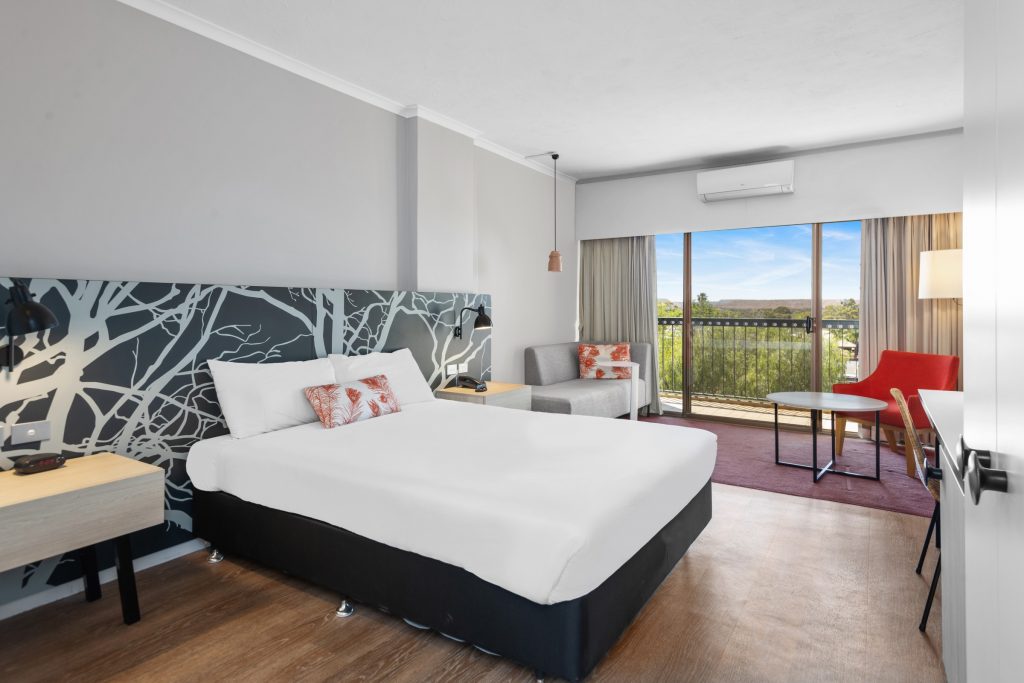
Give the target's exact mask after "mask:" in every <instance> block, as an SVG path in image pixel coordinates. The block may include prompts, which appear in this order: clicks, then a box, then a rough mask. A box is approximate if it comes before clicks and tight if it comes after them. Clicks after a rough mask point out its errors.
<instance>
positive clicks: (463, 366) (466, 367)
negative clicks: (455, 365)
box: [459, 363, 469, 372]
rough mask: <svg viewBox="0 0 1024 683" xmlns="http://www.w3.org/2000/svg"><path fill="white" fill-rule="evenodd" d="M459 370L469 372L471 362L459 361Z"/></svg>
mask: <svg viewBox="0 0 1024 683" xmlns="http://www.w3.org/2000/svg"><path fill="white" fill-rule="evenodd" d="M459 372H469V363H459Z"/></svg>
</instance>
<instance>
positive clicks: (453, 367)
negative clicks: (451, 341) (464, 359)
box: [448, 363, 459, 375]
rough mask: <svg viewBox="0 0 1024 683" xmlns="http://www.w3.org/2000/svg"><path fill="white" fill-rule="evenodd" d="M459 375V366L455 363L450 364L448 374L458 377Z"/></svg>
mask: <svg viewBox="0 0 1024 683" xmlns="http://www.w3.org/2000/svg"><path fill="white" fill-rule="evenodd" d="M458 373H459V366H458V365H457V364H455V363H449V364H448V374H449V375H457V374H458Z"/></svg>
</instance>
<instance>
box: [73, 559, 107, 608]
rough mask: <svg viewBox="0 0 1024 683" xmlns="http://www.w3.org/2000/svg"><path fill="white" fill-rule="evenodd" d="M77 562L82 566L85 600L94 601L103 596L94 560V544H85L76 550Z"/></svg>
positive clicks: (97, 566) (96, 564) (97, 563)
mask: <svg viewBox="0 0 1024 683" xmlns="http://www.w3.org/2000/svg"><path fill="white" fill-rule="evenodd" d="M78 563H79V564H80V565H81V567H82V581H84V582H85V601H86V602H96V601H97V600H99V599H100V598H101V597H103V591H101V590H100V566H99V562H97V561H96V546H94V545H87V546H85V547H84V548H80V549H79V551H78Z"/></svg>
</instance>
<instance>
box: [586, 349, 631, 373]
mask: <svg viewBox="0 0 1024 683" xmlns="http://www.w3.org/2000/svg"><path fill="white" fill-rule="evenodd" d="M577 355H578V356H579V359H580V379H629V378H630V377H632V376H633V368H632V367H630V366H626V367H611V366H608V365H602V364H603V363H608V362H610V361H619V362H628V361H629V360H630V358H629V344H626V343H625V342H623V343H621V344H588V343H587V342H580V343H579V346H578V349H577Z"/></svg>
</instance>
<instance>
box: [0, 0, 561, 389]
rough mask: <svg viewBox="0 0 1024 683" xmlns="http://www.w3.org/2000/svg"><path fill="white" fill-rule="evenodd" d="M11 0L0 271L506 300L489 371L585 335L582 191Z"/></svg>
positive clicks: (63, 6)
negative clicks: (552, 254)
mask: <svg viewBox="0 0 1024 683" xmlns="http://www.w3.org/2000/svg"><path fill="white" fill-rule="evenodd" d="M0 2H3V3H4V4H3V21H2V22H0V93H2V97H3V106H2V107H0V117H2V119H0V150H2V156H0V227H2V233H3V236H4V244H3V245H0V273H3V274H4V275H13V276H28V277H56V278H91V279H105V280H138V281H163V282H205V283H234V284H254V285H279V286H291V287H297V286H307V287H308V286H325V287H349V288H379V289H385V288H399V289H421V290H424V289H426V290H434V291H449V292H450V291H466V292H468V291H479V292H485V293H493V294H494V305H495V308H496V314H495V329H494V376H495V378H496V379H498V380H504V381H517V380H521V379H522V350H523V348H524V347H525V346H528V345H530V344H538V343H544V342H556V341H565V340H570V339H573V338H574V334H575V320H576V278H577V275H576V246H575V245H576V242H575V238H574V230H573V224H574V213H573V211H574V209H573V206H574V203H573V195H574V192H573V185H572V184H571V183H568V182H561V183H560V190H559V192H560V200H559V206H560V214H561V217H560V226H561V227H560V241H559V248H560V249H561V251H562V253H563V257H564V263H565V272H563V273H561V274H549V273H547V272H546V270H545V266H546V259H547V253H548V251H550V249H551V242H550V234H551V233H550V230H551V197H552V190H551V183H552V181H551V177H550V176H547V175H544V174H543V173H539V172H537V171H535V170H531V169H529V168H527V167H524V166H522V165H520V164H517V163H515V162H513V161H510V160H508V159H505V158H503V157H500V156H497V155H495V154H493V153H490V152H485V151H484V150H482V149H480V148H478V147H475V146H474V145H473V141H472V140H471V139H470V138H468V137H466V136H463V135H460V134H458V133H455V132H453V131H451V130H448V129H446V128H442V127H441V126H438V125H436V124H433V123H431V122H428V121H424V120H421V119H418V118H412V119H402V118H400V117H397V116H395V115H394V114H391V113H388V112H385V111H383V110H381V109H378V108H376V107H373V106H371V105H368V104H365V103H363V102H360V101H358V100H355V99H353V98H350V97H348V96H347V95H343V94H340V93H338V92H335V91H333V90H330V89H329V88H326V87H324V86H321V85H318V84H315V83H312V82H309V81H307V80H304V79H302V78H300V77H298V76H295V75H293V74H290V73H288V72H286V71H284V70H282V69H279V68H277V67H275V66H272V65H269V64H266V63H264V62H261V61H259V60H258V59H255V58H253V57H250V56H247V55H244V54H242V53H240V52H237V51H235V50H232V49H230V48H228V47H225V46H222V45H220V44H218V43H215V42H213V41H210V40H208V39H206V38H203V37H201V36H198V35H195V34H193V33H191V32H189V31H187V30H185V29H182V28H179V27H176V26H173V25H171V24H169V23H166V22H164V21H162V20H160V19H157V18H155V17H151V16H149V15H147V14H144V13H141V12H139V11H136V10H134V9H132V8H130V7H127V6H125V5H122V4H120V3H118V2H115V1H114V0H79V1H76V2H66V1H64V2H58V1H56V0H39V1H35V2H19V1H14V0H0Z"/></svg>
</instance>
